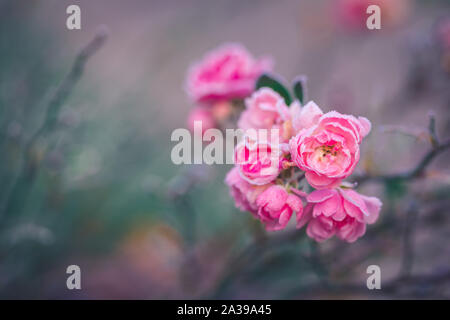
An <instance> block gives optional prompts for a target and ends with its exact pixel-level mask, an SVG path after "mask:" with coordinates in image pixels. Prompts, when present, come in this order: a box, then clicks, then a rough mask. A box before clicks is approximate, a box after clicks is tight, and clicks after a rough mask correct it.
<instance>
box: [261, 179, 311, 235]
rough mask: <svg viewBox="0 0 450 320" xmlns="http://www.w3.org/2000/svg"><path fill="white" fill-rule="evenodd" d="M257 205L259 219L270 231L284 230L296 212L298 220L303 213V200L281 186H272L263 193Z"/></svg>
mask: <svg viewBox="0 0 450 320" xmlns="http://www.w3.org/2000/svg"><path fill="white" fill-rule="evenodd" d="M256 205H257V206H258V218H259V219H261V222H262V223H264V225H265V227H266V229H267V230H268V231H276V230H281V229H284V228H285V227H286V225H287V224H288V222H289V219H290V218H291V216H292V213H293V212H294V211H295V212H296V213H297V219H299V218H298V217H299V216H301V215H302V213H303V204H302V200H301V199H300V198H299V197H297V196H296V195H294V194H292V193H288V192H287V191H286V189H285V188H283V187H282V186H279V185H274V186H271V187H269V188H267V189H266V190H265V191H264V192H263V193H261V194H260V195H259V196H258V198H257V199H256Z"/></svg>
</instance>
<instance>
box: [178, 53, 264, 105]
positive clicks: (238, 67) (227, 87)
mask: <svg viewBox="0 0 450 320" xmlns="http://www.w3.org/2000/svg"><path fill="white" fill-rule="evenodd" d="M271 69H272V61H271V60H270V59H268V58H264V59H260V60H255V59H254V58H253V57H252V55H251V54H250V53H249V52H248V51H247V50H246V49H245V48H244V47H243V46H241V45H239V44H227V45H224V46H222V47H220V48H218V49H216V50H214V51H212V52H210V53H208V54H207V55H206V56H205V57H204V58H203V60H202V61H201V62H199V63H197V64H195V65H194V66H192V67H191V68H190V70H189V73H188V77H187V85H186V87H187V92H188V94H189V96H190V97H191V98H192V99H193V100H194V101H202V102H203V101H211V100H217V99H242V98H245V97H247V96H249V95H250V94H251V93H252V91H253V90H254V88H255V82H256V80H257V78H258V77H259V76H260V75H261V74H262V73H263V72H266V71H270V70H271Z"/></svg>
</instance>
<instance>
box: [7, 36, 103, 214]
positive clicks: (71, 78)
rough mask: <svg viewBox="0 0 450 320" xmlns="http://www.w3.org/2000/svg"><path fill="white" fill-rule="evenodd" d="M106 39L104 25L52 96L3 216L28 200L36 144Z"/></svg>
mask: <svg viewBox="0 0 450 320" xmlns="http://www.w3.org/2000/svg"><path fill="white" fill-rule="evenodd" d="M106 38H107V30H106V29H105V28H102V29H101V30H100V31H99V32H98V33H97V35H96V36H95V37H94V39H93V40H92V41H91V42H89V43H88V45H87V46H86V47H84V48H83V49H82V50H81V51H80V52H79V53H78V55H77V57H76V58H75V62H74V64H73V65H72V69H71V70H70V72H69V74H68V75H67V76H66V78H65V79H64V80H63V81H62V83H61V85H60V86H59V87H58V88H57V90H56V91H55V93H54V95H53V97H52V98H51V99H50V101H49V103H48V106H47V111H46V115H45V119H44V122H43V123H42V125H41V126H40V127H39V129H38V130H37V131H36V132H35V133H34V134H33V135H32V136H31V137H30V139H29V140H28V142H27V143H26V144H25V147H24V157H23V160H22V167H21V170H20V171H19V173H18V176H17V178H16V180H15V182H14V184H13V186H12V188H11V191H10V193H9V195H8V197H7V199H6V202H5V205H4V206H3V208H2V211H1V212H0V215H1V217H2V218H5V217H6V216H7V215H9V214H10V213H12V212H17V211H20V208H21V207H22V206H23V205H24V203H25V202H26V201H25V199H24V197H26V196H27V195H28V193H29V191H30V190H31V187H32V185H33V182H34V179H35V177H36V173H37V171H38V168H39V161H38V160H37V159H36V156H35V155H34V154H33V151H34V149H35V147H36V144H37V142H38V141H39V139H41V138H42V137H44V136H45V135H46V134H48V133H49V132H51V130H52V129H53V128H54V126H55V124H56V123H57V120H58V116H59V111H60V110H61V107H62V106H63V105H64V103H65V102H66V100H67V98H68V97H69V96H70V94H71V93H72V91H73V89H74V87H75V85H76V84H77V83H78V81H79V80H80V78H81V76H82V74H83V71H84V68H85V65H86V62H87V61H88V60H89V58H90V57H92V56H93V55H94V54H95V53H96V52H97V51H98V50H99V49H100V48H101V47H102V45H103V44H104V42H105V41H106Z"/></svg>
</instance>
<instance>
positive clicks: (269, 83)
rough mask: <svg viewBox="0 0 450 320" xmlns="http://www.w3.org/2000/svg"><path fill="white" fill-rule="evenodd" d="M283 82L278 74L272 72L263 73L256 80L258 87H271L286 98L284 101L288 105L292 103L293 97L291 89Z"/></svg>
mask: <svg viewBox="0 0 450 320" xmlns="http://www.w3.org/2000/svg"><path fill="white" fill-rule="evenodd" d="M283 83H284V81H283V80H282V79H281V78H280V77H278V76H275V75H272V74H271V75H269V74H263V75H261V76H260V77H259V79H258V80H257V81H256V89H260V88H263V87H267V88H271V89H272V90H274V91H275V92H277V93H279V94H280V96H282V97H283V98H284V101H285V102H286V104H287V105H290V104H291V103H292V98H291V95H290V93H289V90H288V89H287V87H286V86H285V85H284V84H283Z"/></svg>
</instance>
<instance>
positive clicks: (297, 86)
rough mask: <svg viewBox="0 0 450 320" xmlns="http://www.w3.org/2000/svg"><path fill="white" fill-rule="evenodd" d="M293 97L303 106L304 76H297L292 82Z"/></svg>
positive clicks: (304, 98)
mask: <svg viewBox="0 0 450 320" xmlns="http://www.w3.org/2000/svg"><path fill="white" fill-rule="evenodd" d="M293 83H294V84H293V90H294V96H295V97H296V98H297V99H298V100H299V101H300V102H301V104H304V102H305V100H306V76H298V77H297V78H295V79H294V81H293Z"/></svg>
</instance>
